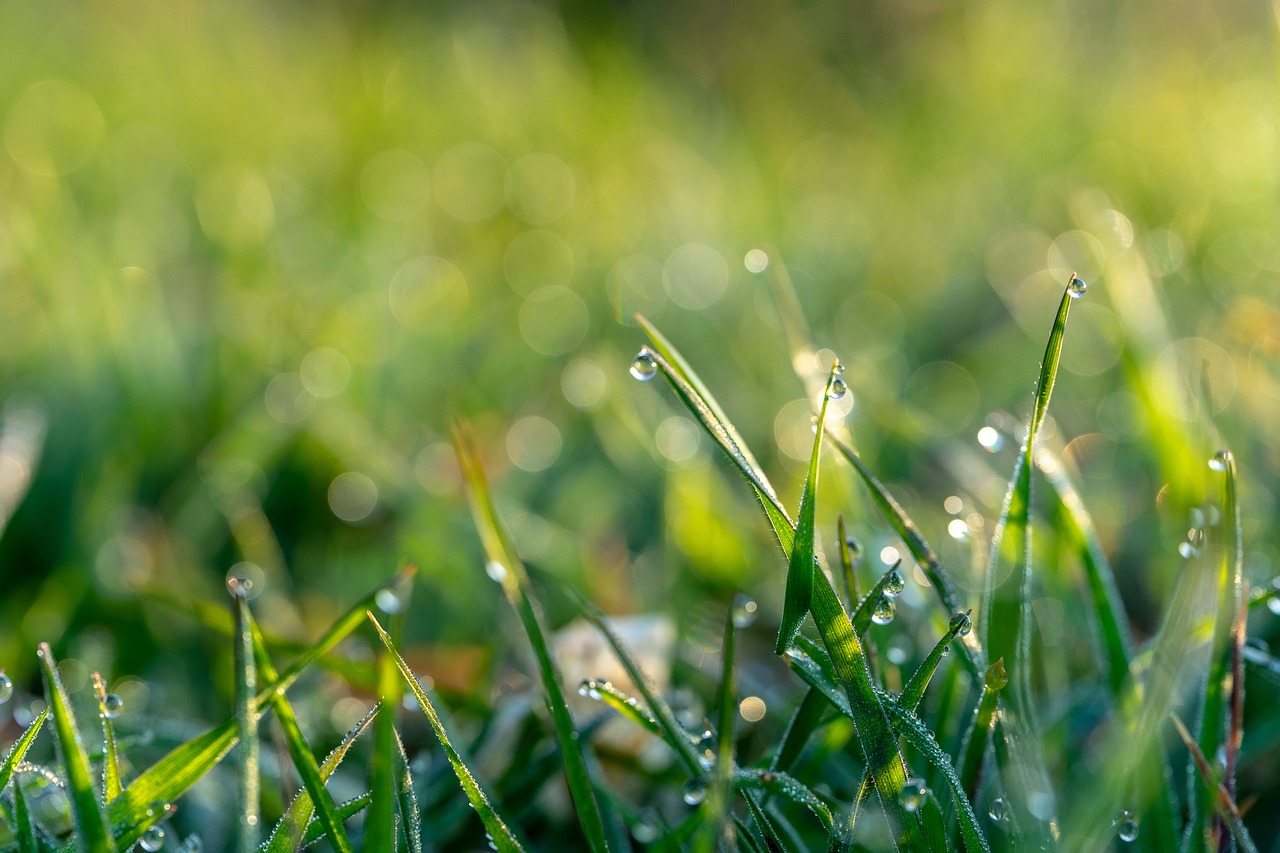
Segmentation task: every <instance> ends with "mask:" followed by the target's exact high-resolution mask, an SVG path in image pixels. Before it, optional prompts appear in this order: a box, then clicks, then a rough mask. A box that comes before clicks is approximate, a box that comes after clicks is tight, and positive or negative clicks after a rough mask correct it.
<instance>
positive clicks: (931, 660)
mask: <svg viewBox="0 0 1280 853" xmlns="http://www.w3.org/2000/svg"><path fill="white" fill-rule="evenodd" d="M969 627H970V626H969V614H968V613H957V614H956V615H955V616H954V617H952V619H951V624H950V626H949V627H948V628H947V633H946V634H944V635H943V637H942V639H941V640H939V641H938V642H937V644H935V645H934V647H933V649H932V650H931V651H930V652H929V654H928V655H926V656H925V659H924V660H923V661H922V662H921V663H920V666H919V667H918V668H917V669H916V671H915V673H913V674H912V676H911V679H910V680H909V681H908V682H907V686H906V687H904V688H902V693H901V695H899V696H898V704H899V705H901V706H902V707H904V708H906V709H907V710H908V711H911V712H912V713H915V710H916V708H917V707H918V706H919V705H920V700H921V699H923V698H924V691H925V688H926V687H928V686H929V680H930V679H931V678H933V674H934V673H935V672H936V671H937V669H938V664H940V663H942V658H943V657H944V656H945V655H946V654H947V649H948V648H949V647H950V646H951V641H952V640H955V639H956V638H957V637H961V636H964V635H965V634H968V633H969Z"/></svg>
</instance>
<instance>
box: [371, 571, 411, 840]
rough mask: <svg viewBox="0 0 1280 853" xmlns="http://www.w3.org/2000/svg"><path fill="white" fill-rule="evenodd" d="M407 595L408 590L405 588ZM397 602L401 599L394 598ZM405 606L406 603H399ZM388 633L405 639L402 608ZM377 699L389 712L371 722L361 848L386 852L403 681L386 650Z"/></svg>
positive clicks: (390, 837) (392, 826) (392, 816)
mask: <svg viewBox="0 0 1280 853" xmlns="http://www.w3.org/2000/svg"><path fill="white" fill-rule="evenodd" d="M406 594H407V587H406ZM397 600H401V599H399V598H397ZM402 603H403V604H407V602H402ZM387 621H388V625H387V631H388V633H390V634H391V639H392V642H394V643H396V644H399V643H400V641H401V640H402V639H403V638H404V623H405V607H404V606H401V607H399V608H397V610H396V611H395V612H394V613H390V614H388V617H387ZM378 696H379V698H380V700H381V702H382V703H383V705H384V706H385V707H386V708H387V709H388V713H386V714H384V715H381V716H380V717H379V718H378V720H377V722H375V723H374V731H373V758H372V760H371V762H370V768H369V793H370V794H372V795H373V802H372V804H371V806H370V808H369V813H368V814H367V815H366V816H365V822H364V839H365V841H364V846H365V847H368V848H369V849H371V850H388V849H390V848H391V847H392V846H393V840H394V838H395V834H396V832H395V811H396V799H397V798H396V795H395V789H396V767H397V765H398V764H399V755H398V753H397V749H396V742H397V737H396V733H395V718H396V715H395V713H394V711H393V709H395V708H398V707H400V700H401V698H402V697H403V696H404V682H403V681H401V680H400V673H399V672H397V671H396V665H395V663H394V662H393V661H392V660H391V656H390V655H389V654H387V653H386V651H381V652H380V654H379V655H378Z"/></svg>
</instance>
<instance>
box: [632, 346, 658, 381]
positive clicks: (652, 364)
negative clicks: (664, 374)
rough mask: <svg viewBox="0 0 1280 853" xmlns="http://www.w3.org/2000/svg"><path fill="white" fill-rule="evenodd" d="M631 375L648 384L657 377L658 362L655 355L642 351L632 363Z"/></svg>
mask: <svg viewBox="0 0 1280 853" xmlns="http://www.w3.org/2000/svg"><path fill="white" fill-rule="evenodd" d="M631 375H632V376H634V377H635V378H636V379H639V380H640V381H641V382H648V381H649V380H650V379H652V378H653V377H655V376H657V375H658V361H657V359H655V358H654V357H653V353H651V352H649V351H648V350H643V349H642V350H640V352H639V353H638V354H637V355H636V357H635V358H634V359H632V361H631Z"/></svg>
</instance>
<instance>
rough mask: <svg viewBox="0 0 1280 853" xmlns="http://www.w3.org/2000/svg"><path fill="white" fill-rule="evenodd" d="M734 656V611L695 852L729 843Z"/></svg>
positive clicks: (728, 619)
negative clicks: (712, 763)
mask: <svg viewBox="0 0 1280 853" xmlns="http://www.w3.org/2000/svg"><path fill="white" fill-rule="evenodd" d="M736 656H737V631H736V630H735V629H734V624H733V611H732V608H730V611H729V613H728V614H727V615H726V616H725V620H724V640H723V641H722V642H721V646H720V660H721V666H720V689H719V690H718V691H717V696H718V698H717V706H718V710H719V712H720V713H719V715H718V718H717V721H716V726H717V729H718V731H717V735H718V737H717V743H716V763H715V772H714V773H713V774H712V777H711V784H710V786H709V787H708V789H707V797H706V799H705V800H703V802H702V808H701V812H702V829H701V831H700V832H699V833H698V835H697V836H696V837H695V838H694V844H693V849H694V850H695V851H698V853H711V851H712V850H716V849H719V848H720V847H722V846H726V845H728V844H729V843H730V842H731V835H730V833H731V829H730V826H731V823H730V820H729V815H730V813H731V806H732V800H733V776H734V759H733V740H734V736H733V732H734V718H735V716H736V711H737V710H738V699H737V696H738V682H737V670H736V668H735V658H736Z"/></svg>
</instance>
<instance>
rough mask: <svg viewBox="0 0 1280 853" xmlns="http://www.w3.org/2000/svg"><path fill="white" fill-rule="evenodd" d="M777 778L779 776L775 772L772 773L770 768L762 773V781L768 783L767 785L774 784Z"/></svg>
mask: <svg viewBox="0 0 1280 853" xmlns="http://www.w3.org/2000/svg"><path fill="white" fill-rule="evenodd" d="M777 778H778V777H777V776H776V775H775V774H773V773H771V772H770V771H768V770H766V771H764V772H763V773H761V774H760V781H761V782H763V783H764V784H766V785H772V784H773V781H774V780H775V779H777Z"/></svg>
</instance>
